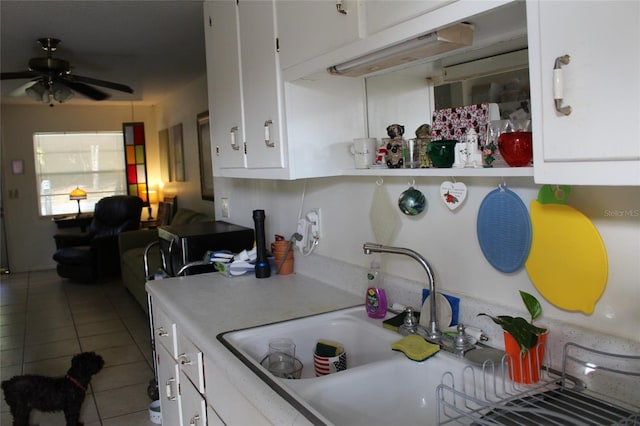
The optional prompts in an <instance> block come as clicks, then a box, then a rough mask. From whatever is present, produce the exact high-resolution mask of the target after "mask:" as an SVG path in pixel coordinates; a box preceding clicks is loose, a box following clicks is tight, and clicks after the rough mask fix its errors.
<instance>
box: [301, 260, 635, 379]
mask: <svg viewBox="0 0 640 426" xmlns="http://www.w3.org/2000/svg"><path fill="white" fill-rule="evenodd" d="M295 271H296V273H298V274H302V275H306V276H310V277H313V278H315V279H317V280H319V281H322V282H324V283H327V284H329V285H332V286H335V287H338V288H341V289H343V290H346V291H348V292H350V293H353V294H355V295H362V303H363V304H364V295H365V290H366V288H367V281H366V279H365V274H366V269H365V268H361V267H357V266H354V265H350V264H347V263H344V262H340V261H336V260H334V259H329V258H327V257H324V256H320V255H312V256H309V257H304V256H296V257H295ZM436 285H437V284H436ZM383 287H384V289H385V291H386V294H387V301H388V304H389V306H391V305H392V304H393V303H401V304H403V305H405V306H412V307H414V308H415V309H417V311H418V312H419V310H420V305H421V301H422V289H423V288H426V287H427V284H426V274H425V281H424V282H416V281H411V280H406V279H404V278H399V277H396V276H392V275H386V276H385V277H384V285H383ZM436 288H437V287H436ZM437 291H439V292H444V293H446V294H450V295H452V296H456V297H459V298H460V312H459V317H458V321H459V322H461V323H463V324H465V325H472V326H475V327H478V328H481V329H482V330H483V331H484V332H485V334H486V335H487V336H488V337H489V341H488V342H487V343H488V344H489V345H490V346H493V347H496V348H500V349H504V340H503V336H502V329H501V328H500V327H499V326H498V325H496V324H494V323H493V322H492V321H491V320H490V319H488V318H486V317H477V314H478V313H480V312H485V313H488V314H491V315H513V316H524V317H527V316H528V313H527V312H526V311H525V309H524V305H523V309H522V310H520V311H519V310H516V309H513V308H509V307H506V306H501V305H497V304H491V303H487V301H486V300H478V299H474V298H472V297H469V296H464V295H459V294H456V293H454V292H450V291H448V290H447V289H442V288H437ZM363 309H364V307H363ZM538 323H539V324H540V325H541V326H544V327H547V328H549V330H550V334H549V338H548V345H549V353H550V355H551V361H550V365H551V366H552V367H555V368H559V367H560V366H561V365H562V349H563V347H564V345H565V343H567V342H573V343H577V344H580V345H583V346H587V347H590V348H593V349H596V350H601V351H604V352H611V353H619V354H627V355H640V342H636V341H632V340H628V339H623V338H619V337H615V336H610V335H606V334H601V333H597V332H594V331H591V330H588V329H585V328H582V327H578V326H576V325H573V324H567V323H564V322H561V321H556V320H552V319H548V318H545V317H544V312H543V315H542V318H541V319H540V320H539V321H538Z"/></svg>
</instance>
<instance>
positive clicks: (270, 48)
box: [214, 0, 286, 168]
mask: <svg viewBox="0 0 640 426" xmlns="http://www.w3.org/2000/svg"><path fill="white" fill-rule="evenodd" d="M274 7H275V5H274V2H273V1H265V0H242V1H240V2H238V15H239V29H240V58H241V60H240V62H241V79H242V99H243V109H244V125H245V128H244V130H245V143H246V153H247V167H248V168H270V167H273V168H282V167H284V159H285V158H284V157H285V154H286V150H285V147H286V141H285V140H284V138H283V135H282V130H283V125H284V123H283V117H282V114H281V84H280V76H279V63H278V59H277V40H276V31H275V15H274V12H275V11H274ZM214 96H215V95H214Z"/></svg>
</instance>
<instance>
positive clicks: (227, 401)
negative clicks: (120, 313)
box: [151, 301, 269, 426]
mask: <svg viewBox="0 0 640 426" xmlns="http://www.w3.org/2000/svg"><path fill="white" fill-rule="evenodd" d="M168 311H169V309H166V310H165V309H163V307H162V306H159V304H154V303H153V301H152V303H151V312H152V316H153V324H152V326H153V335H154V339H155V351H156V361H157V374H158V378H157V379H158V390H159V393H160V406H161V410H162V424H163V425H164V426H206V425H209V426H217V425H225V424H230V425H236V424H237V425H245V424H246V425H252V426H259V425H267V424H269V422H268V421H267V420H266V419H265V418H264V417H263V416H262V415H261V414H260V413H259V412H258V411H257V410H256V408H255V407H254V406H253V405H252V404H251V403H250V402H249V401H248V400H247V399H246V398H245V397H244V396H243V395H242V394H241V393H240V392H239V391H238V390H237V389H236V388H235V386H234V385H233V384H232V383H231V381H229V380H228V379H227V378H226V372H225V370H224V369H220V367H219V366H218V365H217V364H216V363H215V357H214V356H213V355H211V354H210V356H209V357H208V358H207V355H206V354H205V353H204V352H203V351H201V350H200V348H199V344H198V340H197V339H195V338H193V336H189V335H188V330H189V327H188V326H187V325H184V324H183V325H181V324H180V323H177V322H176V321H173V320H172V318H171V317H172V316H173V315H170V314H168V313H167V312H168ZM203 338H204V339H209V338H210V337H209V336H205V337H203ZM207 359H208V361H207ZM205 364H206V366H205ZM205 372H206V375H205ZM223 419H225V420H223Z"/></svg>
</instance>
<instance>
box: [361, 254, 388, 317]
mask: <svg viewBox="0 0 640 426" xmlns="http://www.w3.org/2000/svg"><path fill="white" fill-rule="evenodd" d="M382 281H383V279H382V274H381V273H380V262H379V261H377V260H373V261H372V262H371V266H370V268H369V270H368V271H367V283H368V288H367V294H366V296H365V306H366V309H367V315H369V317H371V318H384V316H385V315H386V314H387V295H386V293H385V291H384V288H382Z"/></svg>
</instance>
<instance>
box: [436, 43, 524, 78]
mask: <svg viewBox="0 0 640 426" xmlns="http://www.w3.org/2000/svg"><path fill="white" fill-rule="evenodd" d="M528 64H529V50H528V49H521V50H516V51H514V52H508V53H503V54H501V55H493V56H490V57H488V58H482V59H477V60H475V61H470V62H464V63H461V64H456V65H450V66H448V67H444V75H443V81H444V82H446V83H452V82H456V81H462V80H466V79H469V78H478V77H484V76H488V75H494V74H499V73H503V72H508V71H516V70H521V69H524V68H527V66H528Z"/></svg>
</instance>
